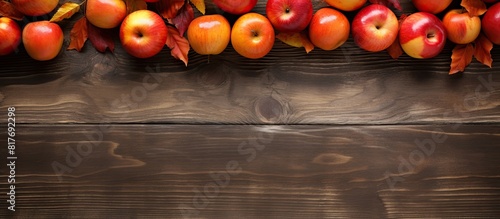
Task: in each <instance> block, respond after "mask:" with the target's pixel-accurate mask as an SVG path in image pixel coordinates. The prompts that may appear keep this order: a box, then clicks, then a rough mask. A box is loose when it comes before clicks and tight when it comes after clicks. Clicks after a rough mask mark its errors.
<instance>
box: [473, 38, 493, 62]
mask: <svg viewBox="0 0 500 219" xmlns="http://www.w3.org/2000/svg"><path fill="white" fill-rule="evenodd" d="M475 45H476V46H475V50H474V57H476V60H477V61H479V62H481V63H483V64H484V65H486V66H488V67H490V68H491V65H492V63H493V58H491V49H493V43H492V42H491V41H490V40H489V39H488V38H487V37H486V36H485V35H483V34H481V35H480V36H479V37H478V38H477V39H476V41H475Z"/></svg>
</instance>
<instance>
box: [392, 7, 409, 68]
mask: <svg viewBox="0 0 500 219" xmlns="http://www.w3.org/2000/svg"><path fill="white" fill-rule="evenodd" d="M407 17H408V15H406V14H402V15H401V17H399V28H401V23H403V21H404V20H405V19H406V18H407ZM387 52H388V53H389V55H390V56H391V57H392V58H393V59H398V58H399V57H400V56H401V55H403V53H404V51H403V48H401V44H400V43H399V38H398V37H396V40H394V42H393V43H392V45H391V46H389V48H387Z"/></svg>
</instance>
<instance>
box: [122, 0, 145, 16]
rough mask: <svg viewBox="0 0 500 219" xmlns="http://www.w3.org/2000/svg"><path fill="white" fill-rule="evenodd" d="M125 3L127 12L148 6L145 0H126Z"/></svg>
mask: <svg viewBox="0 0 500 219" xmlns="http://www.w3.org/2000/svg"><path fill="white" fill-rule="evenodd" d="M125 4H126V5H127V14H130V13H132V12H134V11H138V10H144V9H147V8H148V5H147V4H146V2H145V1H144V0H125Z"/></svg>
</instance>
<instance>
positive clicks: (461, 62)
mask: <svg viewBox="0 0 500 219" xmlns="http://www.w3.org/2000/svg"><path fill="white" fill-rule="evenodd" d="M473 55H474V46H472V44H471V43H469V44H466V45H460V44H459V45H456V46H455V48H454V49H453V51H452V55H451V65H450V67H451V69H450V75H452V74H455V73H458V72H463V71H464V70H465V68H466V67H467V66H468V65H469V64H470V63H471V62H472V56H473Z"/></svg>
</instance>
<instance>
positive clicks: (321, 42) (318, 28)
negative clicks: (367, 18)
mask: <svg viewBox="0 0 500 219" xmlns="http://www.w3.org/2000/svg"><path fill="white" fill-rule="evenodd" d="M349 33H350V24H349V20H348V19H347V17H346V16H345V15H344V14H342V13H341V12H339V11H337V10H335V9H332V8H322V9H319V10H318V11H317V12H316V13H315V14H314V15H313V18H312V20H311V23H310V25H309V38H310V39H311V42H312V43H313V44H314V45H315V46H316V47H318V48H320V49H323V50H334V49H336V48H338V47H340V46H342V45H343V44H344V43H345V42H346V41H347V39H348V38H349Z"/></svg>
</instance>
